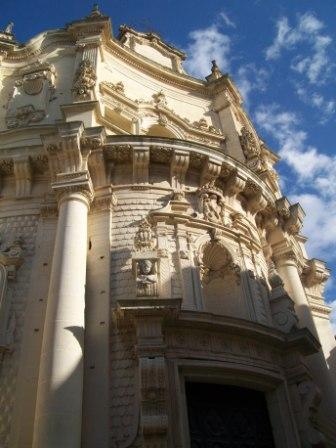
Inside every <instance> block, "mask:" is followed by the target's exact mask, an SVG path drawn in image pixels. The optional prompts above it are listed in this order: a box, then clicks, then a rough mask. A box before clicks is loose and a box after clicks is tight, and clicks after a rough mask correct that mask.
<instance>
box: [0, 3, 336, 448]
mask: <svg viewBox="0 0 336 448" xmlns="http://www.w3.org/2000/svg"><path fill="white" fill-rule="evenodd" d="M185 57H186V56H185V54H184V53H183V52H181V51H180V50H178V49H176V48H174V47H173V46H171V45H169V44H167V43H165V42H164V41H163V40H162V39H161V38H160V37H159V36H158V35H156V34H155V33H142V32H138V31H136V30H134V29H132V28H129V27H127V26H122V27H121V28H120V33H119V36H118V37H115V36H114V35H113V33H112V26H111V22H110V19H109V18H108V17H106V16H104V15H103V14H102V13H101V12H100V11H99V10H98V8H97V7H94V8H93V10H92V12H91V13H90V14H89V15H88V16H87V17H85V18H83V19H80V20H76V21H74V22H72V23H70V24H67V25H66V26H65V27H64V28H61V29H56V30H51V31H47V32H44V33H41V34H39V35H37V36H36V37H34V38H32V39H31V40H29V41H28V42H27V43H26V44H24V45H22V44H18V43H17V42H16V40H15V36H14V34H13V25H12V24H10V25H8V27H7V28H6V29H5V30H4V31H2V32H1V33H0V104H1V108H0V178H1V193H0V194H1V196H0V237H1V247H0V446H1V448H31V447H33V448H56V447H57V448H61V447H62V448H80V447H82V448H93V447H94V448H126V447H139V448H140V447H148V448H154V447H155V448H166V447H167V448H168V447H180V448H187V447H190V446H191V447H217V448H218V447H233V446H236V447H238V446H239V447H252V446H253V447H273V446H274V447H276V448H285V447H289V448H299V447H335V446H336V344H335V338H334V335H333V333H332V329H331V325H330V321H329V314H330V308H329V307H328V306H327V305H326V303H325V302H324V299H323V288H324V284H325V282H326V280H327V279H328V276H329V271H328V269H327V268H326V266H325V263H324V262H323V261H320V260H318V259H311V258H309V257H308V255H307V253H306V251H305V241H306V239H305V237H304V236H303V235H302V234H301V233H300V232H301V228H302V224H303V219H304V211H303V210H302V208H301V207H300V205H299V204H291V203H290V202H289V200H288V199H287V198H286V197H284V196H283V195H282V193H281V189H280V186H279V182H278V175H277V173H276V171H275V169H274V165H275V164H276V162H277V161H278V160H279V158H278V156H277V155H276V154H274V153H273V152H272V151H271V150H270V149H269V148H268V147H267V144H266V143H265V142H264V141H262V140H261V139H260V137H259V136H258V135H257V133H256V130H255V129H254V127H253V124H252V123H251V121H250V119H249V117H248V116H247V114H246V112H245V111H244V109H243V106H242V99H241V96H240V94H239V92H238V90H237V88H236V87H235V85H234V83H233V82H232V80H231V79H230V77H229V76H228V75H224V74H222V73H221V72H220V70H219V68H218V67H217V65H216V62H215V61H213V64H212V69H211V70H210V69H209V76H207V78H206V80H204V81H203V80H198V79H195V78H193V77H191V76H188V74H186V73H185V71H184V69H183V66H182V63H183V60H184V59H185ZM209 66H210V63H209ZM317 237H318V236H317Z"/></svg>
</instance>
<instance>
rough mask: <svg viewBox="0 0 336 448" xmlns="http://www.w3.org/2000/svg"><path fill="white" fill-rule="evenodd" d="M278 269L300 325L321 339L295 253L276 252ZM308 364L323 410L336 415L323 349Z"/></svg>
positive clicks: (335, 393) (335, 392)
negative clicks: (320, 395)
mask: <svg viewBox="0 0 336 448" xmlns="http://www.w3.org/2000/svg"><path fill="white" fill-rule="evenodd" d="M274 259H275V264H276V269H277V270H278V272H279V274H280V276H281V278H282V280H283V281H284V284H285V289H286V291H287V293H288V294H289V296H290V297H291V298H292V299H293V301H294V304H295V311H296V313H297V315H298V318H299V326H300V327H307V328H308V329H309V330H310V331H311V332H312V333H313V335H314V336H315V337H316V338H317V339H318V340H319V335H318V332H317V329H316V327H315V324H314V321H313V316H312V314H311V310H310V307H309V303H308V299H307V296H306V293H305V290H304V287H303V284H302V282H301V278H300V274H299V270H298V266H297V261H296V258H295V254H294V253H293V252H292V251H291V250H288V251H286V252H285V253H284V252H282V253H281V255H278V256H277V253H276V252H275V253H274ZM306 360H307V365H308V366H309V369H310V371H311V372H312V374H313V378H314V380H315V382H316V384H317V385H318V387H319V388H320V390H321V392H322V395H323V400H322V403H321V410H322V412H323V414H324V415H325V416H328V417H327V419H329V418H330V416H333V415H335V412H336V387H335V384H334V381H333V379H332V376H331V372H330V370H329V369H328V366H327V364H326V361H325V358H324V355H323V353H322V350H319V351H318V352H317V353H315V354H313V355H310V356H309V357H307V358H306Z"/></svg>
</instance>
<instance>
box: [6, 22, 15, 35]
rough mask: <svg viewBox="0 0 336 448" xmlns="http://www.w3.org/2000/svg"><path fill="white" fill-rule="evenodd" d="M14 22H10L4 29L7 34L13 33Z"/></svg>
mask: <svg viewBox="0 0 336 448" xmlns="http://www.w3.org/2000/svg"><path fill="white" fill-rule="evenodd" d="M13 28H14V22H9V24H8V25H7V26H6V28H5V29H4V32H5V33H6V34H13Z"/></svg>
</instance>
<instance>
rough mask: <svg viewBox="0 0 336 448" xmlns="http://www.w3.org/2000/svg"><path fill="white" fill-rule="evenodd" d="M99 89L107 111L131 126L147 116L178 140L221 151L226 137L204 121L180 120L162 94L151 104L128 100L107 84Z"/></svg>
mask: <svg viewBox="0 0 336 448" xmlns="http://www.w3.org/2000/svg"><path fill="white" fill-rule="evenodd" d="M99 89H100V92H101V93H102V98H101V99H102V101H103V103H104V104H106V107H107V108H110V109H111V110H113V111H116V112H117V113H119V114H121V115H122V116H123V117H124V118H126V119H128V120H129V121H130V122H132V121H134V120H136V121H138V120H139V119H140V121H141V117H142V116H143V115H144V114H147V115H148V114H150V115H151V116H152V117H154V118H155V117H156V122H157V124H160V125H161V126H163V127H167V129H171V131H172V132H173V133H175V134H176V137H178V138H182V139H185V140H191V141H193V140H194V141H196V142H199V143H201V144H207V145H209V146H213V147H218V148H221V147H224V141H225V136H223V135H221V131H219V130H218V129H216V128H214V127H213V126H209V125H208V124H207V122H206V121H205V119H203V120H200V121H199V122H194V123H191V122H190V121H189V120H188V119H186V118H182V117H180V116H179V115H177V114H176V113H175V112H174V110H172V109H169V108H168V106H167V103H166V101H165V100H163V97H162V95H163V94H162V93H161V92H158V93H157V94H156V95H155V97H154V99H153V100H152V101H144V100H141V99H140V100H132V99H130V98H128V97H127V96H126V95H125V91H124V89H116V87H115V85H114V84H111V83H108V82H101V83H100V84H99ZM105 121H106V120H105ZM106 123H107V122H106Z"/></svg>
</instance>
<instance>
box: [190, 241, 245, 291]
mask: <svg viewBox="0 0 336 448" xmlns="http://www.w3.org/2000/svg"><path fill="white" fill-rule="evenodd" d="M197 258H198V263H199V268H200V278H201V282H202V283H203V284H208V283H210V282H212V281H213V280H215V279H216V278H224V277H225V276H226V275H228V274H233V275H234V276H235V277H236V281H237V284H239V283H240V266H239V265H238V264H237V263H235V262H234V260H233V259H232V256H231V254H230V252H229V251H228V250H227V248H226V247H225V244H224V242H223V241H220V240H219V239H216V240H215V239H213V240H212V241H208V242H206V243H205V244H204V245H202V246H201V247H200V248H199V251H198V256H197Z"/></svg>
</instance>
